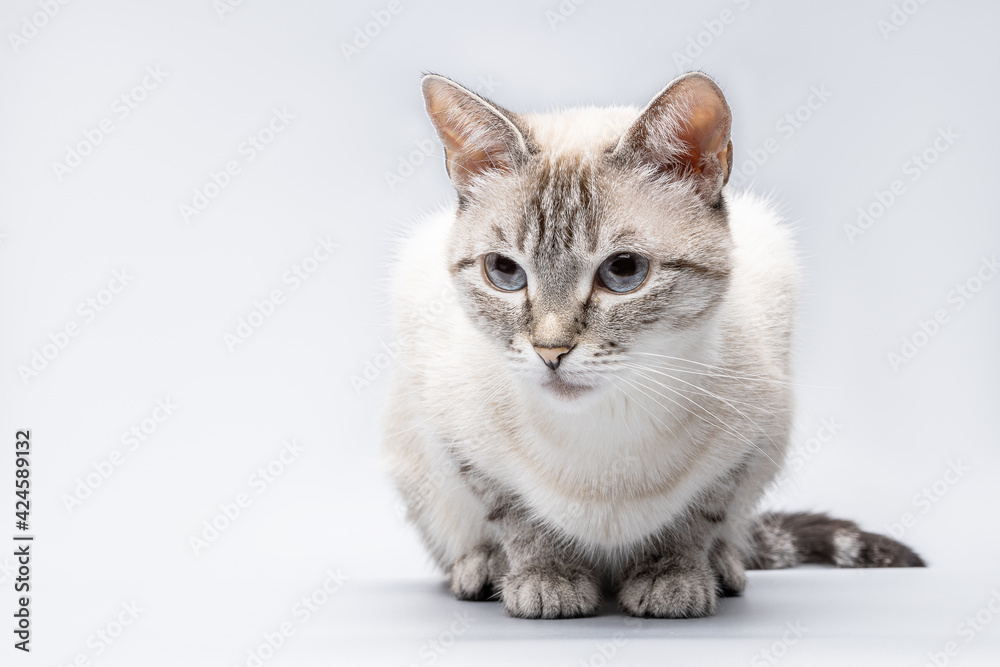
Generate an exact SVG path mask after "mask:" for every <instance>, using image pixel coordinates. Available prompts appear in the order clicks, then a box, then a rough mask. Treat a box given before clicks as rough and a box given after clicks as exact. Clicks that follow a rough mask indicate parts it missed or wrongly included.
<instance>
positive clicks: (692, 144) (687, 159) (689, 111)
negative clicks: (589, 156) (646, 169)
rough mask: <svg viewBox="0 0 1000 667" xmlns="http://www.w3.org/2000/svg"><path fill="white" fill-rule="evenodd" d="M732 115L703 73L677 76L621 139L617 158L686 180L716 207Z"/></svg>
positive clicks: (728, 157) (726, 168)
mask: <svg viewBox="0 0 1000 667" xmlns="http://www.w3.org/2000/svg"><path fill="white" fill-rule="evenodd" d="M732 124H733V114H732V111H731V110H730V109H729V104H728V103H727V102H726V98H725V96H724V95H723V94H722V89H720V88H719V86H718V85H717V84H716V83H715V81H713V80H712V79H711V77H709V76H707V75H705V74H702V73H701V72H689V73H687V74H684V75H682V76H679V77H677V78H676V79H674V80H673V81H671V82H670V84H669V85H668V86H667V87H666V88H664V89H663V90H662V91H661V92H660V94H659V95H657V96H656V97H655V98H654V99H653V101H652V102H650V103H649V106H647V107H646V108H645V109H643V111H642V113H640V114H639V118H638V119H637V120H636V121H635V122H634V123H633V124H632V126H631V127H630V128H629V129H628V130H626V132H625V134H624V135H622V138H621V140H620V141H619V142H618V146H617V147H616V148H615V154H616V155H620V156H623V157H629V158H633V159H637V160H638V161H639V162H640V163H641V164H644V165H647V166H651V167H653V169H654V170H655V171H656V172H657V173H659V174H667V175H669V176H671V177H672V178H673V179H676V180H687V181H690V182H692V183H694V185H695V186H696V188H697V190H698V193H699V194H700V195H701V196H702V197H703V198H704V199H705V201H706V203H708V204H709V205H715V204H716V203H717V202H718V200H719V196H720V193H721V192H722V187H723V186H724V185H725V184H726V183H727V182H728V181H729V173H730V170H731V169H732V166H733V142H732V141H731V140H730V136H729V135H730V131H731V130H732Z"/></svg>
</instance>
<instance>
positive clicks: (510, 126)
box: [425, 77, 731, 405]
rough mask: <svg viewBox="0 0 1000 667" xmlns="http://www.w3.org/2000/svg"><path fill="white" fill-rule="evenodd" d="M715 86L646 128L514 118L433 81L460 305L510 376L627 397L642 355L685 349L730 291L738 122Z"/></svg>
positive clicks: (606, 114) (599, 116)
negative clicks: (732, 162)
mask: <svg viewBox="0 0 1000 667" xmlns="http://www.w3.org/2000/svg"><path fill="white" fill-rule="evenodd" d="M428 80H429V82H428ZM706 81H707V78H705V77H697V78H695V79H694V80H693V81H690V80H689V81H688V84H687V86H685V85H684V81H683V80H680V81H679V82H675V83H674V84H672V85H671V87H668V88H667V89H666V90H665V91H664V92H663V93H661V95H660V96H658V98H657V99H656V100H654V103H653V104H651V106H650V107H649V108H647V110H646V111H644V112H643V113H642V114H640V115H639V118H638V120H637V119H636V114H635V112H634V111H632V112H630V111H629V110H581V111H576V112H567V113H564V114H558V115H552V116H515V115H513V114H511V113H510V112H507V111H504V110H502V109H499V108H498V107H496V106H495V105H492V104H489V103H487V102H485V101H484V100H481V99H480V98H478V97H475V96H474V95H473V94H472V93H469V92H468V91H465V90H464V89H461V88H458V87H457V86H455V84H453V83H451V82H448V81H447V80H444V79H440V78H438V77H428V78H427V79H425V94H427V96H428V110H429V111H430V113H431V117H432V119H434V120H435V125H436V126H437V128H438V131H439V133H440V134H441V137H442V140H443V141H444V143H445V147H446V149H447V156H448V161H449V172H450V173H451V175H452V178H453V180H454V181H455V184H456V187H457V188H458V191H459V197H460V207H459V213H458V217H457V220H456V223H455V225H454V227H453V230H452V236H451V243H450V249H449V269H450V271H451V274H452V278H453V281H454V282H455V284H456V287H457V292H458V294H459V295H460V300H461V302H462V303H463V305H464V307H465V308H466V311H467V313H468V314H469V315H470V319H471V321H472V322H473V323H474V324H475V326H476V327H477V328H478V329H479V331H480V332H481V333H482V334H483V335H484V336H485V337H486V338H487V339H488V340H489V341H491V342H492V343H493V344H495V345H496V346H497V347H498V349H501V350H502V351H503V354H504V360H505V361H504V364H505V365H507V366H508V367H509V368H510V369H513V370H514V371H515V372H516V373H517V374H518V375H520V376H523V377H524V378H526V379H527V381H528V382H529V383H532V384H535V385H537V386H538V387H540V388H541V389H542V391H543V393H545V394H547V395H549V396H551V397H553V398H554V399H556V400H557V401H558V402H561V403H564V404H572V405H577V404H583V403H586V400H585V399H586V398H587V397H591V396H595V395H599V394H600V393H601V390H602V389H609V388H612V387H614V386H616V380H621V379H623V378H624V377H625V376H626V375H627V374H628V373H629V372H630V369H632V368H633V367H634V365H635V363H636V361H637V360H638V361H639V362H640V363H642V362H643V361H645V360H644V359H643V358H642V357H639V356H638V355H641V354H645V355H648V354H652V353H661V354H670V353H671V351H674V352H677V351H679V350H682V349H684V347H685V346H686V345H688V344H690V342H691V340H692V338H694V337H696V336H697V333H698V331H699V330H700V329H701V328H702V327H703V326H705V324H706V322H707V320H708V319H710V318H711V315H712V313H713V312H714V310H715V309H714V308H713V306H715V305H717V304H718V303H719V302H720V300H721V299H722V298H723V297H724V295H725V293H726V288H727V286H728V278H729V271H730V237H729V231H728V226H727V221H726V213H725V206H724V201H723V200H722V198H721V194H720V191H721V187H722V185H723V184H724V183H725V180H726V175H727V174H728V167H729V163H728V161H729V159H731V157H730V156H731V144H730V143H729V137H728V133H729V116H728V107H727V106H725V101H724V100H723V99H722V97H721V93H718V94H716V93H717V90H718V89H717V88H716V87H715V86H714V84H711V83H710V81H708V84H709V85H703V84H705V82H706ZM692 84H694V85H695V86H697V88H696V89H695V91H694V94H692V92H691V90H690V88H691V85H692ZM672 89H673V93H671V90H672ZM702 98H704V99H707V100H708V102H709V103H715V106H714V107H712V108H709V109H708V111H707V112H706V111H705V110H704V109H702V107H700V106H698V105H697V104H693V103H692V100H694V101H695V102H698V101H701V100H702ZM716 100H717V101H719V102H721V105H720V104H718V103H717V102H716ZM702 106H704V105H702ZM699 112H701V113H702V116H701V118H698V117H695V118H694V120H693V121H691V120H690V119H689V122H687V124H685V123H684V121H683V119H681V120H678V117H677V116H678V114H680V113H686V114H688V116H690V115H692V114H694V115H695V116H697V114H698V113H699ZM706 113H708V114H709V116H707V118H708V120H707V121H706V120H705V119H706V116H705V114H706ZM712 114H714V115H712ZM699 122H701V123H702V125H703V126H705V127H703V128H701V129H702V130H703V131H704V132H705V133H707V134H709V135H711V136H708V137H701V136H698V135H697V133H698V131H699V127H698V125H697V123H699ZM664 125H665V126H666V128H664V127H662V126H664ZM657 132H664V134H662V135H657V134H656V133H657ZM651 142H652V143H654V144H655V145H652V146H651V145H650V144H651ZM654 151H655V152H654Z"/></svg>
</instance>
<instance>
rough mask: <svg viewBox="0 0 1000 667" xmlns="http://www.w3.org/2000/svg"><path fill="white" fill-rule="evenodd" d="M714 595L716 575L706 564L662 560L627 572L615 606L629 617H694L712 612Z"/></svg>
mask: <svg viewBox="0 0 1000 667" xmlns="http://www.w3.org/2000/svg"><path fill="white" fill-rule="evenodd" d="M715 596H716V582H715V576H714V574H713V572H712V570H711V568H710V567H709V566H708V564H707V563H696V562H690V561H687V560H682V559H675V558H661V559H659V560H656V561H652V562H648V563H644V564H642V565H640V566H638V567H636V568H635V569H633V570H632V571H631V572H629V573H628V575H627V576H626V578H625V580H624V581H623V582H622V585H621V587H620V588H619V590H618V603H619V604H620V605H621V608H622V611H624V612H625V613H626V614H630V615H632V616H643V617H652V618H696V617H700V616H711V615H712V614H714V613H715Z"/></svg>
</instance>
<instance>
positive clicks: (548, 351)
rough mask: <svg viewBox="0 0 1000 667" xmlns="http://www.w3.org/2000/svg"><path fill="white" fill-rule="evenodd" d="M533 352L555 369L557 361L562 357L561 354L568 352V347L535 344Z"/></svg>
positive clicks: (557, 364) (557, 365)
mask: <svg viewBox="0 0 1000 667" xmlns="http://www.w3.org/2000/svg"><path fill="white" fill-rule="evenodd" d="M535 352H537V353H538V356H540V357H541V358H542V361H544V362H545V365H546V366H548V367H549V368H551V369H552V370H555V369H557V368H559V361H560V360H561V359H562V357H563V355H565V354H566V353H567V352H569V348H568V347H538V346H537V345H536V346H535Z"/></svg>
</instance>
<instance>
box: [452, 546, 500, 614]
mask: <svg viewBox="0 0 1000 667" xmlns="http://www.w3.org/2000/svg"><path fill="white" fill-rule="evenodd" d="M506 572H507V556H506V554H504V552H503V549H501V548H500V546H499V545H498V544H491V543H485V544H479V545H476V546H474V547H472V548H471V549H469V550H468V551H466V552H465V553H464V554H462V555H461V556H459V557H458V558H457V559H456V560H455V562H454V563H452V565H451V571H450V573H449V574H450V575H451V592H452V594H453V595H454V596H455V597H456V598H458V599H459V600H488V599H490V598H491V597H493V596H494V595H496V593H497V591H498V590H499V588H500V580H501V578H502V577H503V576H504V574H506Z"/></svg>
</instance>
